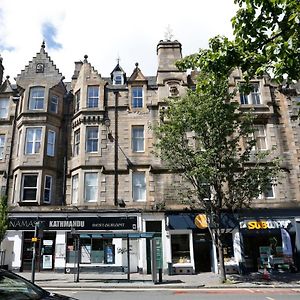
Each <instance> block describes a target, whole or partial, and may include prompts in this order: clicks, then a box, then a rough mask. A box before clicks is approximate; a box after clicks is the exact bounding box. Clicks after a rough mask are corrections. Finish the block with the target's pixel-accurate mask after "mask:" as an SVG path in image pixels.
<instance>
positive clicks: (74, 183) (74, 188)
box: [72, 174, 78, 204]
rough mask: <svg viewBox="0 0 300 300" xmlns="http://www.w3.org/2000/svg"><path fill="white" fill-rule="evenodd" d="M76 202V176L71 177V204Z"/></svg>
mask: <svg viewBox="0 0 300 300" xmlns="http://www.w3.org/2000/svg"><path fill="white" fill-rule="evenodd" d="M77 202H78V175H77V174H76V175H74V176H73V177H72V203H74V204H75V203H77Z"/></svg>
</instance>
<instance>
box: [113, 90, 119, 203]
mask: <svg viewBox="0 0 300 300" xmlns="http://www.w3.org/2000/svg"><path fill="white" fill-rule="evenodd" d="M118 100H119V93H118V92H115V137H114V141H115V145H114V146H115V168H114V204H115V206H118V189H119V187H118V185H119V180H118V161H119V152H118V143H119V141H118V140H119V133H118V122H119V121H118V106H119V103H118V102H119V101H118Z"/></svg>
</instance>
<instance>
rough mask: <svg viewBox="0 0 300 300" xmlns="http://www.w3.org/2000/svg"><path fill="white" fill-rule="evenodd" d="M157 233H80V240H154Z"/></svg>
mask: <svg viewBox="0 0 300 300" xmlns="http://www.w3.org/2000/svg"><path fill="white" fill-rule="evenodd" d="M156 234H157V233H155V232H133V233H101V234H99V233H80V234H79V236H80V238H98V239H114V238H116V239H118V238H119V239H126V238H127V237H128V238H130V239H142V238H145V239H152V238H154V236H155V235H156Z"/></svg>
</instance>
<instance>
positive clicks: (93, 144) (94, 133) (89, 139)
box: [86, 127, 98, 152]
mask: <svg viewBox="0 0 300 300" xmlns="http://www.w3.org/2000/svg"><path fill="white" fill-rule="evenodd" d="M86 151H87V152H97V151H98V127H87V129H86Z"/></svg>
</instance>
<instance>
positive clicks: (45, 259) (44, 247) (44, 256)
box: [40, 232, 56, 270]
mask: <svg viewBox="0 0 300 300" xmlns="http://www.w3.org/2000/svg"><path fill="white" fill-rule="evenodd" d="M55 236H56V235H55V232H44V234H43V238H42V241H41V256H40V257H41V259H40V270H53V268H54V258H55Z"/></svg>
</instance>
